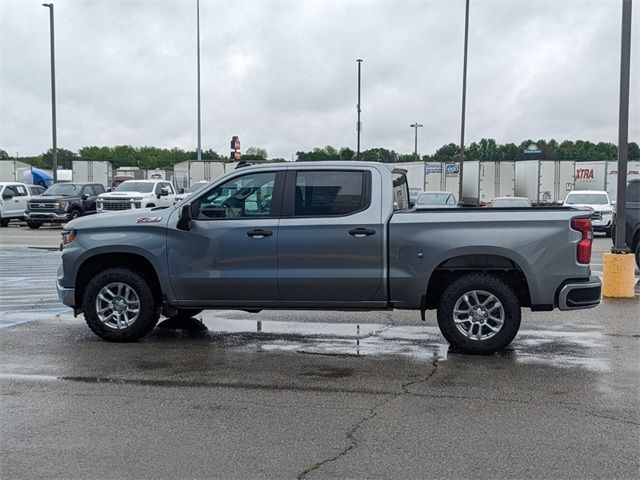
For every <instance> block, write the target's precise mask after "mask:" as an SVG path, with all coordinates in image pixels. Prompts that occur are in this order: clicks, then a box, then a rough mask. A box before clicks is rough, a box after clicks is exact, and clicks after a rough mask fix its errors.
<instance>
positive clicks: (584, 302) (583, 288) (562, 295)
mask: <svg viewBox="0 0 640 480" xmlns="http://www.w3.org/2000/svg"><path fill="white" fill-rule="evenodd" d="M601 291H602V282H601V281H600V279H599V278H598V277H594V276H592V277H589V279H588V280H585V281H579V280H570V281H568V282H567V283H565V284H564V285H562V287H560V288H559V290H558V308H559V309H560V310H580V309H583V308H593V307H596V306H598V305H599V304H600V296H601Z"/></svg>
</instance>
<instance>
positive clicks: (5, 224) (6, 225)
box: [0, 218, 11, 227]
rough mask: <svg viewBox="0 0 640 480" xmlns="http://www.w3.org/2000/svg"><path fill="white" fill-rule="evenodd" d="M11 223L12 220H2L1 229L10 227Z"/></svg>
mask: <svg viewBox="0 0 640 480" xmlns="http://www.w3.org/2000/svg"><path fill="white" fill-rule="evenodd" d="M10 221H11V219H10V218H0V227H8V226H9V222H10Z"/></svg>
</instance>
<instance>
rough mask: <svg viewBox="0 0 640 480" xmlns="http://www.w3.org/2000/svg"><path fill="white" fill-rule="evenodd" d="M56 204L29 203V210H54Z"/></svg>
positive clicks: (56, 206)
mask: <svg viewBox="0 0 640 480" xmlns="http://www.w3.org/2000/svg"><path fill="white" fill-rule="evenodd" d="M57 208H58V204H57V203H55V202H29V210H56V209H57Z"/></svg>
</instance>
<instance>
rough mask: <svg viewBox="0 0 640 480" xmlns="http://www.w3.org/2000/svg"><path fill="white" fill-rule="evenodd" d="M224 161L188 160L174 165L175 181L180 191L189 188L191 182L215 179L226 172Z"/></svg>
mask: <svg viewBox="0 0 640 480" xmlns="http://www.w3.org/2000/svg"><path fill="white" fill-rule="evenodd" d="M224 167H225V164H224V162H212V161H202V162H198V161H192V160H189V161H186V162H180V163H176V164H175V165H174V166H173V182H174V184H175V187H176V189H177V190H178V191H180V190H188V189H189V187H190V186H191V184H193V183H195V182H200V181H203V180H206V181H208V182H210V181H212V180H215V179H216V178H218V177H219V176H221V175H224V173H225V168H224Z"/></svg>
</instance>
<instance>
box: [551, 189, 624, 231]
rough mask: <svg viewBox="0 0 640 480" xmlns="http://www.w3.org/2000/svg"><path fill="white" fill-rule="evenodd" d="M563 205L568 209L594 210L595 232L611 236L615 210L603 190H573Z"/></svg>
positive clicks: (592, 217)
mask: <svg viewBox="0 0 640 480" xmlns="http://www.w3.org/2000/svg"><path fill="white" fill-rule="evenodd" d="M563 205H564V206H567V207H589V208H590V209H591V210H593V213H592V214H591V225H593V231H594V232H604V233H605V234H606V235H607V237H610V236H611V231H612V229H613V210H614V209H613V205H611V201H610V200H609V195H608V194H607V192H605V191H602V190H573V191H571V192H569V193H568V194H567V198H565V199H564V204H563Z"/></svg>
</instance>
